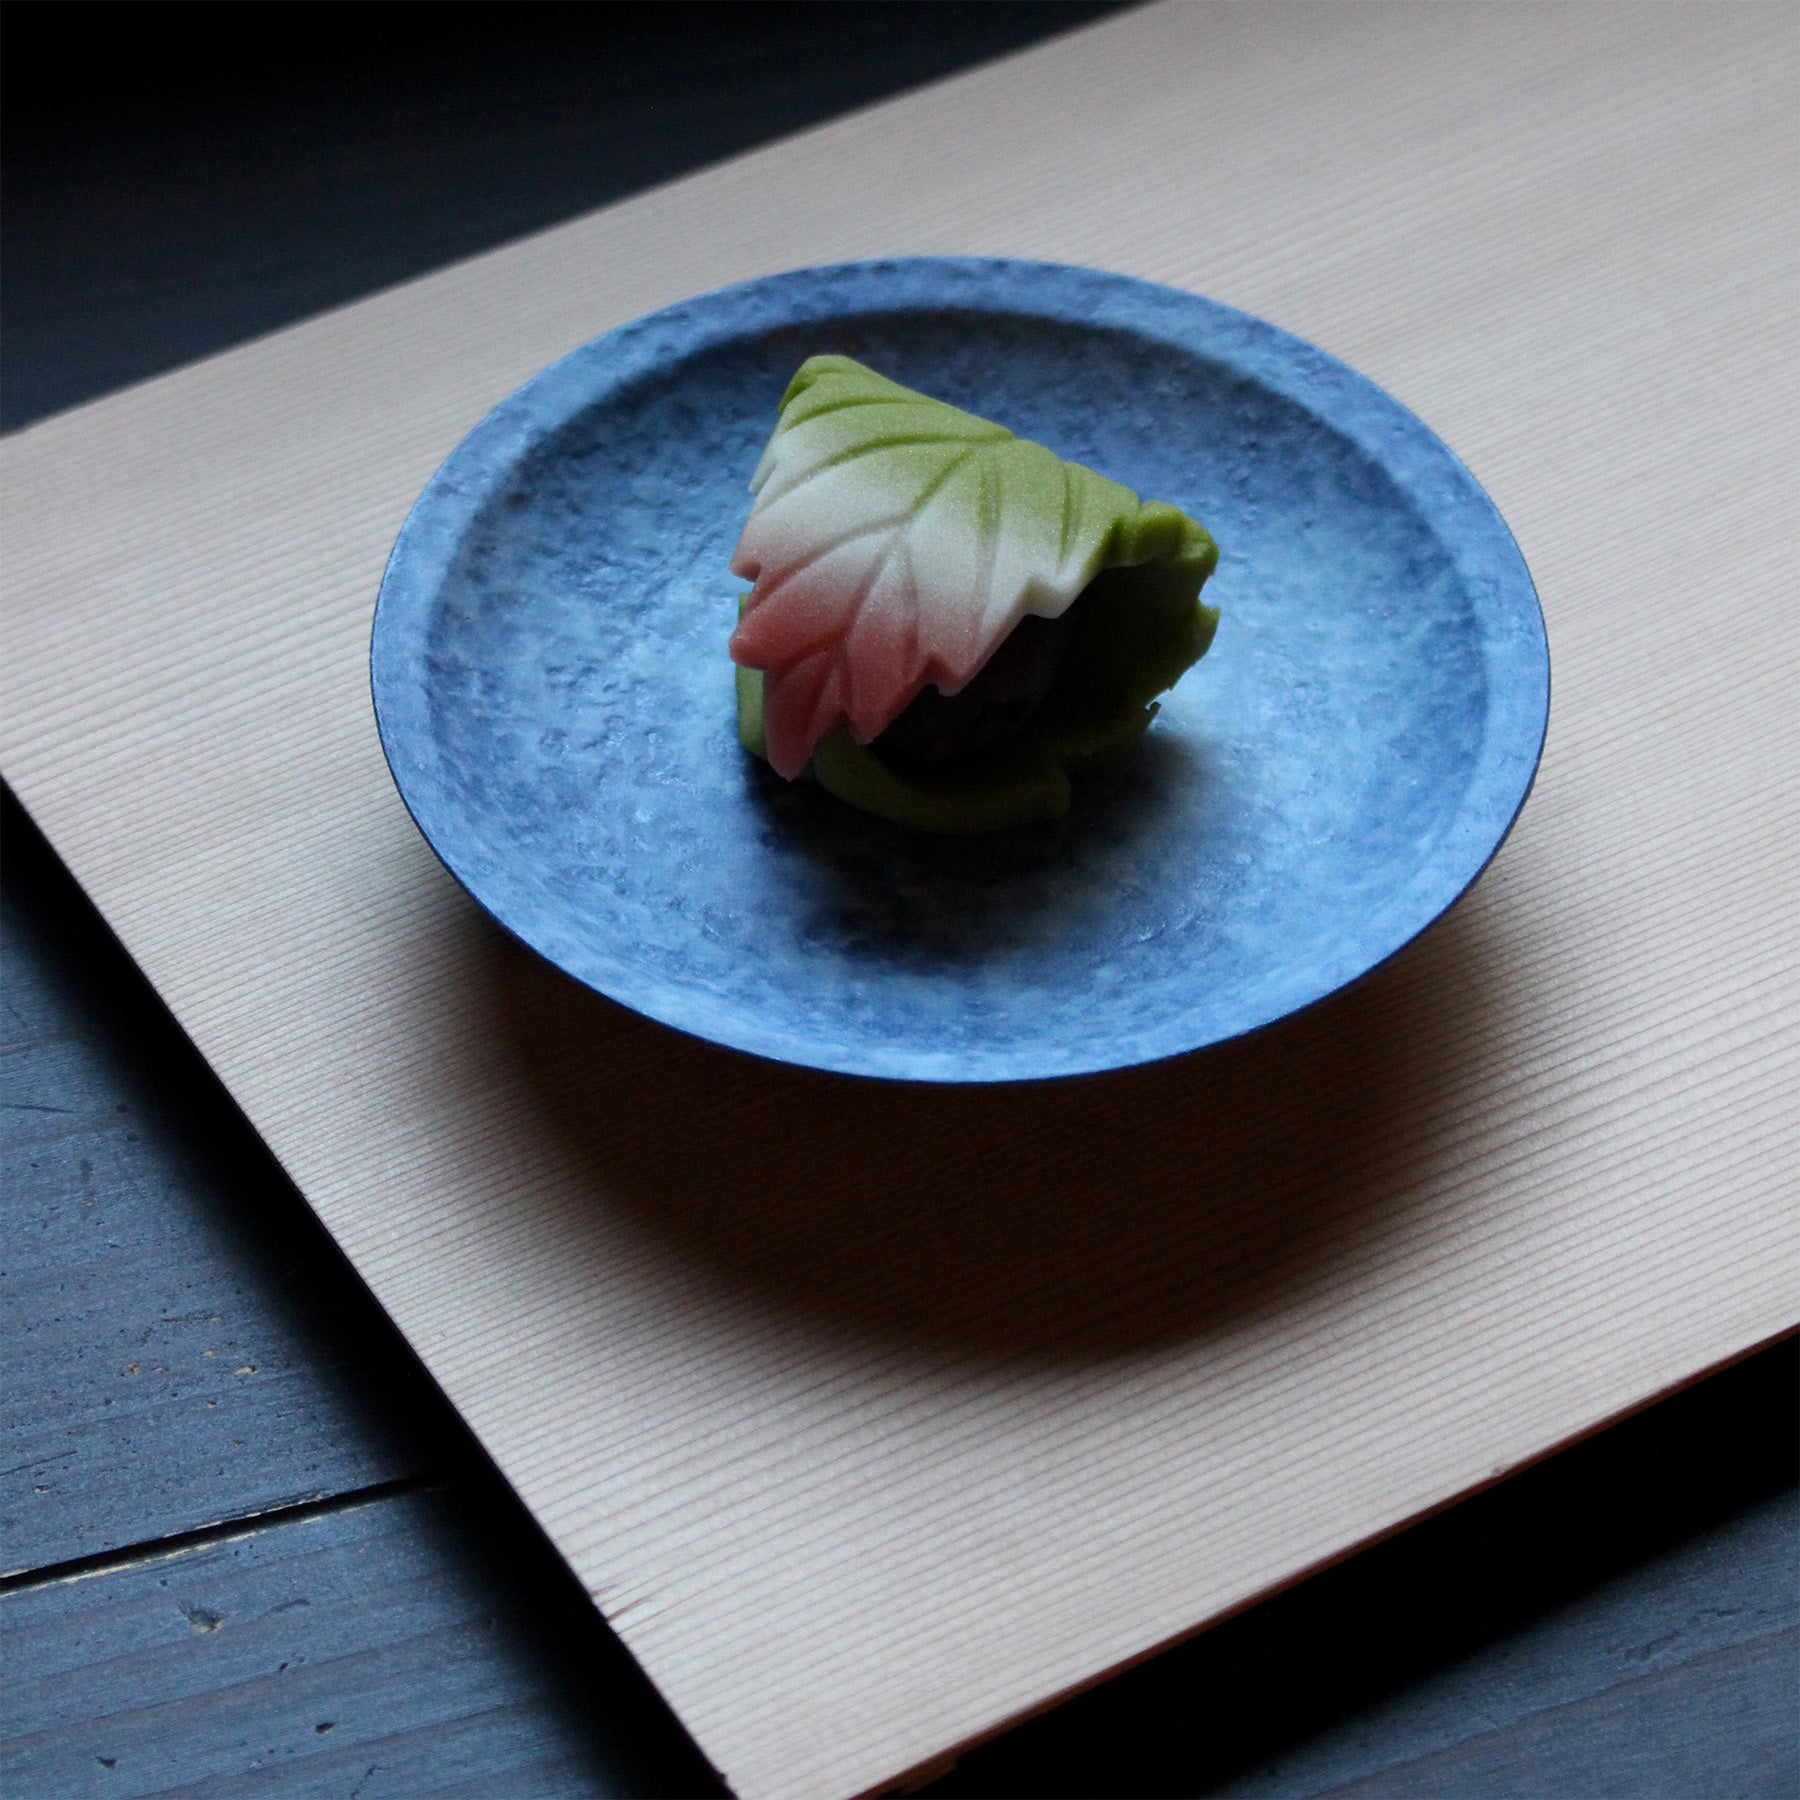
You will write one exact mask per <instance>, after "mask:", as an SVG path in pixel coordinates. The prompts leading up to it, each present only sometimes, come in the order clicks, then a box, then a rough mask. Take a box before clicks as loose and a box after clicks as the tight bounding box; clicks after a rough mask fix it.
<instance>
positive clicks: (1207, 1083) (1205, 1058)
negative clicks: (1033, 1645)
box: [489, 906, 1502, 1360]
mask: <svg viewBox="0 0 1800 1800" xmlns="http://www.w3.org/2000/svg"><path fill="white" fill-rule="evenodd" d="M1490 963H1491V953H1490V951H1489V949H1488V947H1487V945H1486V943H1485V940H1484V930H1483V923H1482V918H1481V914H1480V912H1479V909H1478V908H1475V907H1472V906H1464V907H1463V908H1461V909H1459V910H1458V911H1457V912H1456V913H1454V914H1453V915H1452V916H1451V917H1450V918H1449V919H1447V920H1446V921H1445V922H1444V923H1443V924H1442V925H1440V926H1439V927H1438V928H1437V929H1436V930H1435V931H1433V932H1432V933H1430V934H1429V935H1428V937H1427V938H1426V939H1425V940H1423V941H1422V942H1420V943H1419V944H1417V945H1416V946H1414V947H1413V948H1412V949H1411V950H1409V951H1408V952H1406V953H1404V954H1403V955H1402V956H1401V957H1400V958H1398V959H1396V960H1395V961H1394V962H1393V963H1391V964H1389V965H1388V966H1387V967H1385V968H1383V969H1381V970H1379V971H1377V972H1376V973H1375V974H1374V975H1373V976H1371V977H1369V978H1368V979H1366V980H1365V981H1363V982H1361V983H1359V984H1358V985H1357V986H1355V987H1353V988H1351V989H1350V990H1348V991H1347V992H1345V993H1342V994H1340V995H1338V996H1336V997H1335V998H1334V999H1332V1000H1330V1001H1328V1002H1326V1003H1324V1004H1322V1005H1319V1006H1317V1007H1314V1008H1312V1009H1311V1010H1310V1011H1308V1012H1305V1013H1303V1014H1301V1015H1299V1016H1297V1017H1295V1018H1292V1019H1289V1020H1286V1021H1284V1022H1282V1023H1281V1024H1279V1025H1276V1026H1273V1027H1271V1028H1269V1029H1267V1030H1265V1031H1262V1032H1259V1033H1256V1034H1253V1035H1252V1036H1250V1037H1248V1038H1244V1039H1240V1040H1238V1041H1236V1042H1233V1043H1229V1044H1225V1045H1221V1046H1219V1047H1217V1048H1215V1049H1213V1050H1209V1051H1204V1052H1200V1053H1198V1054H1195V1055H1192V1056H1186V1057H1180V1058H1176V1059H1173V1060H1171V1061H1167V1062H1162V1063H1157V1064H1153V1065H1151V1066H1149V1067H1146V1068H1141V1069H1133V1070H1126V1071H1122V1072H1120V1073H1117V1074H1112V1075H1106V1076H1099V1077H1091V1078H1086V1079H1080V1080H1068V1081H1060V1082H1042V1083H1021V1084H1012V1085H989V1086H979V1087H977V1086H967V1087H964V1086H933V1085H925V1084H915V1083H899V1082H878V1081H865V1080H859V1079H853V1078H847V1077H840V1076H834V1075H825V1074H819V1073H816V1072H814V1071H811V1070H807V1069H800V1068H793V1067H789V1066H786V1065H781V1064H767V1063H765V1064H761V1065H759V1066H758V1067H757V1068H756V1069H755V1071H754V1079H753V1080H752V1079H749V1074H750V1071H749V1068H748V1065H747V1059H745V1058H743V1057H741V1056H739V1055H738V1054H736V1053H735V1052H731V1051H726V1050H721V1049H717V1048H715V1047H714V1046H712V1045H708V1044H703V1043H700V1042H697V1041H695V1040H692V1039H688V1038H685V1037H682V1036H680V1035H678V1034H677V1033H674V1032H672V1031H668V1030H665V1029H664V1028H662V1027H660V1026H657V1025H652V1024H650V1023H647V1022H646V1021H644V1020H642V1019H640V1018H638V1017H637V1016H636V1015H634V1014H632V1013H629V1012H626V1011H625V1010H624V1009H622V1008H620V1007H617V1006H615V1005H613V1004H612V1003H610V1002H609V1001H606V1000H604V999H602V998H600V997H599V996H598V995H596V994H593V993H591V992H590V991H589V990H587V989H586V988H583V987H581V986H579V985H578V984H576V983H575V982H573V981H571V980H568V979H567V978H565V977H563V976H562V975H560V974H558V973H557V972H556V971H555V970H553V969H551V968H550V967H549V966H548V965H546V964H544V963H542V962H540V961H538V960H537V959H536V958H535V957H532V956H530V955H529V954H528V953H526V952H524V951H522V950H519V949H517V948H516V947H514V946H513V945H512V944H511V943H510V941H508V940H505V939H503V938H501V937H500V936H499V935H498V933H495V934H493V936H492V939H491V955H490V958H489V969H490V973H491V977H492V983H493V1004H494V1006H495V1008H496V1009H497V1013H498V1017H497V1020H496V1023H497V1025H498V1026H499V1027H500V1028H501V1031H502V1032H503V1033H504V1034H506V1035H508V1036H510V1038H511V1041H512V1043H513V1045H514V1046H515V1049H516V1054H517V1056H518V1058H519V1061H520V1063H521V1064H522V1065H523V1067H524V1068H525V1069H526V1070H527V1071H528V1073H529V1078H530V1081H531V1083H532V1084H533V1085H534V1086H535V1088H536V1089H537V1091H538V1093H539V1095H540V1097H541V1099H542V1100H543V1102H544V1106H545V1110H546V1113H547V1115H548V1117H549V1118H551V1119H552V1120H553V1121H554V1122H555V1124H556V1125H557V1126H558V1127H559V1128H560V1129H561V1130H562V1131H563V1132H564V1133H565V1134H566V1136H567V1138H568V1141H569V1143H570V1145H571V1146H572V1147H573V1149H574V1151H575V1153H576V1155H577V1157H578V1158H579V1160H580V1161H581V1163H582V1164H584V1165H585V1167H586V1169H587V1171H588V1179H589V1181H590V1184H591V1190H592V1193H593V1195H594V1202H595V1207H596V1209H608V1210H616V1209H617V1208H618V1207H619V1206H620V1205H621V1204H623V1205H624V1206H625V1207H627V1208H629V1209H631V1211H632V1212H633V1213H634V1214H635V1216H636V1218H637V1219H638V1221H639V1223H640V1225H641V1226H642V1227H643V1228H644V1229H645V1230H647V1231H648V1232H650V1233H651V1234H653V1235H655V1236H656V1237H658V1238H660V1239H661V1240H662V1241H663V1242H664V1243H665V1244H666V1245H668V1246H670V1247H673V1248H674V1249H675V1250H676V1251H677V1253H678V1254H679V1255H681V1256H684V1257H687V1258H691V1259H693V1260H694V1261H696V1262H698V1263H700V1264H702V1265H704V1266H705V1267H706V1268H707V1269H708V1270H709V1271H710V1272H711V1273H712V1274H713V1275H714V1276H715V1277H717V1278H719V1279H721V1280H722V1281H723V1282H724V1283H725V1284H727V1285H728V1286H733V1287H738V1288H741V1289H743V1290H745V1291H746V1292H747V1293H749V1294H752V1295H755V1296H758V1297H761V1298H765V1299H772V1300H775V1301H777V1302H778V1303H781V1304H784V1305H787V1306H791V1307H793V1308H795V1309H798V1310H799V1311H801V1312H803V1313H806V1314H809V1315H813V1316H816V1317H818V1318H820V1319H822V1320H823V1321H825V1322H827V1323H829V1324H831V1325H833V1326H835V1327H837V1328H840V1329H846V1330H850V1331H854V1332H859V1333H872V1334H877V1335H880V1336H883V1337H893V1338H898V1339H903V1340H909V1341H914V1342H924V1343H935V1344H937V1345H939V1346H940V1347H942V1348H946V1349H955V1350H960V1351H962V1352H966V1353H973V1354H977V1355H983V1354H994V1355H1006V1356H1017V1355H1027V1356H1041V1357H1048V1358H1053V1359H1058V1360H1062V1359H1069V1358H1074V1359H1089V1358H1093V1357H1106V1356H1111V1355H1121V1354H1129V1353H1132V1352H1135V1351H1139V1350H1143V1349H1146V1348H1149V1347H1153V1346H1156V1345H1159V1344H1168V1343H1172V1342H1178V1341H1181V1340H1185V1339H1190V1338H1193V1337H1196V1336H1200V1335H1203V1334H1205V1333H1208V1332H1211V1331H1214V1330H1218V1329H1220V1328H1222V1327H1224V1326H1226V1325H1227V1324H1229V1323H1231V1322H1233V1321H1234V1320H1240V1319H1242V1318H1243V1317H1244V1316H1245V1315H1246V1314H1247V1313H1252V1312H1256V1311H1259V1310H1263V1309H1270V1308H1275V1307H1278V1306H1280V1305H1281V1304H1283V1302H1284V1301H1285V1300H1286V1299H1288V1298H1290V1297H1292V1296H1293V1295H1294V1294H1295V1293H1296V1291H1297V1290H1299V1289H1301V1288H1303V1287H1304V1286H1306V1285H1307V1284H1308V1283H1310V1282H1312V1281H1314V1280H1316V1279H1319V1278H1321V1277H1323V1276H1326V1275H1329V1274H1330V1273H1332V1272H1333V1271H1334V1270H1336V1269H1339V1268H1341V1267H1342V1265H1343V1264H1344V1263H1345V1262H1346V1261H1348V1260H1353V1259H1355V1258H1357V1257H1358V1256H1359V1255H1362V1254H1364V1253H1367V1252H1369V1251H1370V1250H1371V1249H1372V1248H1373V1247H1374V1246H1376V1245H1377V1244H1378V1242H1379V1240H1380V1239H1381V1238H1382V1237H1383V1235H1384V1234H1385V1233H1387V1232H1388V1231H1390V1230H1391V1229H1393V1228H1394V1227H1396V1226H1397V1225H1399V1224H1401V1223H1403V1217H1402V1215H1403V1213H1404V1210H1405V1203H1404V1201H1395V1200H1394V1199H1393V1198H1392V1197H1391V1196H1392V1195H1393V1194H1394V1193H1395V1192H1396V1190H1397V1189H1400V1188H1401V1186H1402V1184H1399V1183H1397V1182H1396V1181H1395V1180H1394V1178H1393V1170H1394V1166H1395V1163H1396V1160H1397V1159H1399V1160H1404V1161H1405V1162H1407V1163H1408V1164H1409V1166H1410V1167H1411V1168H1413V1169H1415V1170H1416V1169H1418V1168H1420V1167H1423V1166H1427V1165H1428V1163H1429V1159H1430V1158H1431V1157H1433V1156H1434V1155H1443V1154H1447V1152H1444V1151H1441V1150H1435V1149H1433V1147H1432V1143H1431V1140H1432V1136H1433V1127H1434V1125H1435V1124H1436V1123H1437V1122H1438V1121H1439V1120H1440V1119H1441V1116H1442V1115H1443V1113H1444V1111H1445V1109H1446V1108H1447V1107H1448V1106H1449V1105H1450V1104H1451V1103H1452V1102H1453V1101H1454V1098H1455V1095H1456V1093H1457V1091H1458V1087H1459V1083H1460V1082H1462V1081H1463V1080H1466V1078H1467V1069H1468V1066H1469V1064H1470V1062H1471V1059H1477V1060H1478V1059H1479V1058H1480V1057H1482V1056H1484V1055H1487V1054H1492V1053H1494V1052H1493V1049H1492V1042H1493V1038H1494V1036H1495V1033H1496V1031H1497V1029H1498V1028H1499V1026H1500V1024H1501V1023H1502V1021H1501V1020H1500V1018H1499V1010H1500V1003H1499V1001H1498V1000H1497V999H1496V993H1497V984H1496V983H1495V982H1493V981H1492V980H1491V979H1490V973H1489V971H1490ZM1402 1191H1403V1190H1402Z"/></svg>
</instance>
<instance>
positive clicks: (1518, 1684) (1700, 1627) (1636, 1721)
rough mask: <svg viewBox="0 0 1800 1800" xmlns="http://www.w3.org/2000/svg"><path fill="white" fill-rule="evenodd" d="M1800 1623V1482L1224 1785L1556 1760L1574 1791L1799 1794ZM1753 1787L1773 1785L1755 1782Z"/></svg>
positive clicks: (1310, 1783)
mask: <svg viewBox="0 0 1800 1800" xmlns="http://www.w3.org/2000/svg"><path fill="white" fill-rule="evenodd" d="M1796 1634H1800V1494H1797V1493H1794V1492H1792V1491H1790V1492H1788V1493H1785V1494H1782V1495H1779V1496H1777V1497H1775V1498H1774V1499H1771V1500H1768V1501H1765V1502H1764V1503H1763V1504H1762V1505H1760V1506H1755V1507H1752V1508H1751V1509H1750V1510H1749V1511H1748V1512H1747V1513H1745V1514H1743V1515H1741V1516H1740V1517H1738V1518H1736V1519H1733V1520H1731V1521H1729V1522H1728V1523H1726V1524H1724V1525H1721V1526H1719V1527H1717V1528H1715V1529H1714V1530H1712V1531H1710V1532H1707V1533H1705V1534H1703V1535H1702V1536H1700V1537H1699V1538H1696V1539H1693V1540H1691V1541H1689V1542H1687V1543H1685V1544H1681V1545H1678V1546H1677V1547H1676V1548H1674V1549H1672V1550H1670V1551H1669V1552H1668V1553H1666V1554H1665V1555H1662V1556H1658V1557H1655V1558H1653V1559H1652V1560H1651V1561H1649V1562H1646V1563H1642V1564H1639V1565H1638V1566H1637V1567H1635V1568H1631V1569H1628V1570H1626V1571H1625V1572H1623V1573H1622V1574H1620V1575H1617V1576H1615V1577H1614V1578H1613V1579H1612V1580H1610V1581H1606V1582H1603V1583H1602V1584H1601V1585H1600V1586H1598V1587H1597V1588H1595V1589H1593V1590H1592V1591H1591V1592H1588V1593H1583V1594H1577V1595H1575V1596H1574V1597H1572V1598H1571V1599H1569V1600H1568V1601H1566V1602H1565V1603H1564V1604H1562V1605H1561V1606H1558V1607H1555V1608H1553V1609H1552V1610H1551V1611H1549V1612H1548V1613H1546V1614H1544V1615H1543V1616H1541V1617H1540V1618H1538V1619H1536V1620H1533V1621H1531V1622H1530V1623H1528V1624H1525V1625H1523V1626H1521V1627H1520V1628H1519V1629H1517V1630H1515V1631H1512V1632H1509V1633H1507V1634H1506V1635H1504V1636H1503V1637H1500V1638H1499V1639H1497V1640H1495V1641H1494V1642H1492V1643H1490V1644H1487V1645H1485V1646H1483V1647H1482V1648H1481V1649H1479V1650H1477V1651H1475V1652H1473V1653H1471V1654H1470V1655H1468V1656H1466V1657H1463V1658H1461V1659H1460V1660H1458V1661H1456V1662H1453V1663H1452V1664H1451V1665H1450V1666H1449V1667H1448V1668H1446V1669H1444V1670H1443V1671H1441V1672H1440V1673H1436V1674H1430V1675H1426V1676H1423V1677H1421V1678H1420V1679H1418V1680H1416V1681H1414V1682H1412V1683H1410V1684H1409V1685H1408V1686H1407V1687H1406V1688H1405V1689H1404V1690H1403V1691H1402V1692H1400V1693H1398V1694H1395V1695H1393V1696H1392V1697H1390V1698H1389V1699H1387V1700H1385V1701H1383V1702H1379V1703H1377V1704H1375V1705H1373V1706H1370V1707H1367V1708H1365V1709H1363V1710H1362V1711H1360V1712H1359V1713H1358V1714H1357V1715H1356V1716H1355V1717H1353V1718H1351V1719H1347V1720H1344V1721H1342V1722H1341V1723H1340V1724H1338V1725H1337V1726H1336V1727H1334V1728H1332V1729H1330V1730H1328V1731H1326V1732H1324V1733H1321V1734H1320V1735H1319V1736H1318V1737H1317V1738H1315V1739H1313V1740H1311V1741H1309V1742H1305V1743H1302V1744H1300V1745H1297V1746H1296V1747H1295V1748H1293V1749H1291V1750H1287V1751H1284V1752H1282V1753H1281V1754H1280V1755H1278V1756H1276V1757H1275V1758H1273V1759H1272V1760H1271V1762H1270V1763H1269V1764H1268V1765H1266V1766H1265V1767H1263V1768H1261V1769H1259V1770H1256V1771H1255V1772H1253V1773H1251V1774H1250V1775H1248V1776H1246V1777H1243V1778H1241V1779H1239V1780H1236V1781H1232V1782H1228V1783H1227V1784H1225V1786H1224V1787H1223V1788H1221V1789H1219V1790H1218V1792H1219V1793H1221V1794H1222V1795H1230V1796H1232V1797H1233V1800H1293V1797H1295V1796H1300V1795H1313V1794H1321V1793H1337V1792H1338V1791H1340V1789H1342V1790H1343V1791H1346V1792H1355V1793H1358V1794H1361V1793H1363V1792H1365V1791H1367V1792H1369V1793H1388V1792H1392V1793H1396V1794H1400V1793H1414V1792H1419V1793H1429V1792H1436V1793H1452V1792H1453V1793H1458V1794H1463V1793H1469V1794H1474V1793H1482V1794H1488V1793H1494V1794H1499V1793H1511V1792H1526V1793H1540V1794H1541V1793H1545V1792H1548V1791H1549V1789H1548V1788H1546V1786H1545V1785H1544V1777H1545V1773H1546V1770H1547V1769H1548V1768H1550V1767H1551V1766H1558V1767H1560V1768H1561V1770H1562V1773H1563V1779H1564V1782H1565V1784H1566V1786H1567V1788H1568V1789H1569V1790H1570V1791H1573V1792H1578V1793H1581V1794H1584V1795H1585V1794H1596V1795H1597V1794H1602V1793H1628V1794H1645V1793H1657V1794H1676V1793H1682V1794H1708V1793H1712V1792H1714V1791H1718V1792H1721V1793H1723V1792H1729V1791H1733V1790H1732V1788H1731V1786H1730V1782H1731V1781H1735V1780H1737V1779H1738V1778H1739V1776H1741V1777H1742V1778H1743V1779H1744V1780H1745V1781H1750V1780H1751V1776H1752V1775H1753V1774H1754V1773H1755V1772H1756V1771H1758V1770H1760V1771H1763V1772H1764V1773H1765V1774H1766V1772H1767V1771H1769V1770H1774V1769H1779V1768H1784V1767H1785V1768H1787V1769H1788V1770H1790V1771H1791V1772H1792V1773H1793V1774H1794V1776H1795V1777H1796V1778H1797V1779H1796V1781H1795V1783H1793V1784H1792V1785H1790V1787H1789V1788H1787V1789H1785V1790H1782V1791H1783V1792H1787V1793H1800V1704H1797V1698H1800V1697H1797V1696H1796V1692H1795V1688H1796V1680H1797V1679H1800V1663H1797V1662H1796V1658H1795V1653H1794V1646H1795V1644H1796V1643H1797V1642H1800V1637H1797V1635H1796ZM1627 1750H1629V1754H1627V1753H1626V1751H1627ZM1621 1769H1623V1770H1628V1771H1630V1773H1631V1780H1630V1782H1628V1783H1627V1784H1626V1785H1625V1786H1623V1787H1621V1786H1618V1785H1617V1784H1616V1782H1615V1780H1614V1776H1615V1772H1616V1771H1618V1770H1621ZM1530 1770H1535V1771H1536V1773H1535V1776H1534V1777H1533V1778H1532V1779H1527V1775H1526V1772H1527V1771H1530ZM1732 1771H1737V1774H1735V1775H1734V1774H1732ZM1452 1773H1454V1775H1455V1779H1451V1778H1450V1777H1451V1775H1452ZM1728 1777H1729V1780H1728ZM1714 1778H1716V1779H1717V1780H1718V1782H1719V1783H1720V1784H1721V1785H1720V1786H1719V1787H1718V1788H1717V1789H1716V1790H1715V1789H1714V1788H1713V1787H1712V1786H1711V1785H1709V1783H1711V1782H1712V1781H1713V1780H1714ZM1762 1779H1763V1777H1762V1776H1761V1775H1758V1776H1756V1780H1762ZM1434 1782H1435V1783H1437V1785H1436V1786H1433V1785H1432V1784H1433V1783H1434ZM1534 1782H1535V1785H1534ZM1744 1791H1747V1792H1764V1791H1768V1790H1767V1789H1766V1787H1758V1786H1756V1785H1755V1783H1754V1782H1752V1783H1751V1786H1750V1787H1748V1788H1746V1789H1745V1790H1744Z"/></svg>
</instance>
